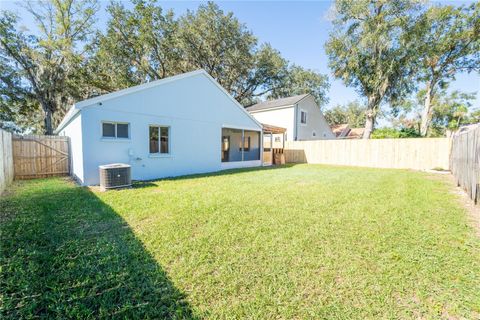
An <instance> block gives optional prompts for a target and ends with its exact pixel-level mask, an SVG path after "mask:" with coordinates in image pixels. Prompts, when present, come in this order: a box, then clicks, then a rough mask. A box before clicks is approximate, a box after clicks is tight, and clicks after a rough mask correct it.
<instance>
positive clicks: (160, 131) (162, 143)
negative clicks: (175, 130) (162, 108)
mask: <svg viewBox="0 0 480 320" xmlns="http://www.w3.org/2000/svg"><path fill="white" fill-rule="evenodd" d="M149 132H150V134H149V135H150V153H163V154H167V153H169V136H170V127H160V126H150V128H149Z"/></svg>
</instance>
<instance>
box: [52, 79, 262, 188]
mask: <svg viewBox="0 0 480 320" xmlns="http://www.w3.org/2000/svg"><path fill="white" fill-rule="evenodd" d="M56 133H57V134H58V135H62V136H68V137H70V144H71V159H72V161H71V162H72V163H71V166H72V168H71V171H72V174H73V175H74V177H75V178H76V179H77V180H78V181H79V182H80V183H81V184H82V185H97V184H99V170H98V167H99V166H100V165H104V164H109V163H118V162H122V163H128V164H130V165H131V168H132V169H131V170H132V179H135V180H150V179H156V178H162V177H172V176H179V175H185V174H195V173H205V172H213V171H219V170H223V169H230V168H239V167H251V166H260V165H262V143H261V141H262V139H263V138H262V125H261V124H260V123H259V122H258V121H257V120H255V118H253V117H252V116H251V115H250V114H249V113H248V112H247V111H246V110H245V109H244V108H243V106H241V105H240V104H239V103H238V102H237V101H236V100H235V99H234V98H233V97H232V96H231V95H229V94H228V93H227V92H226V91H225V89H224V88H222V87H221V86H220V85H219V84H218V83H217V82H216V81H215V80H214V79H213V78H212V77H211V76H210V75H209V74H208V73H207V72H205V71H204V70H198V71H194V72H189V73H185V74H180V75H177V76H174V77H170V78H165V79H162V80H157V81H152V82H149V83H145V84H142V85H138V86H135V87H131V88H127V89H124V90H119V91H116V92H113V93H109V94H106V95H102V96H98V97H95V98H92V99H88V100H84V101H81V102H78V103H76V104H75V105H73V106H72V108H71V109H70V110H69V112H68V113H67V114H66V116H65V118H64V119H63V120H62V122H61V123H60V125H59V126H58V128H57V129H56Z"/></svg>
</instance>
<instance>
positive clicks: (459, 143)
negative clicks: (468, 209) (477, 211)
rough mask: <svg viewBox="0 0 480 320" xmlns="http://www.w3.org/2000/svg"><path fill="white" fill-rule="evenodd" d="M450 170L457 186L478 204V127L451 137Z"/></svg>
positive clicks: (479, 159)
mask: <svg viewBox="0 0 480 320" xmlns="http://www.w3.org/2000/svg"><path fill="white" fill-rule="evenodd" d="M450 169H451V170H452V174H453V176H454V177H455V180H456V182H457V185H458V186H461V187H462V188H463V189H464V190H465V191H466V192H467V194H468V195H469V197H470V198H471V199H473V200H474V201H475V203H476V204H478V203H479V200H480V126H479V127H477V128H476V129H473V130H469V131H467V132H462V133H458V134H455V135H454V136H453V141H452V156H451V161H450Z"/></svg>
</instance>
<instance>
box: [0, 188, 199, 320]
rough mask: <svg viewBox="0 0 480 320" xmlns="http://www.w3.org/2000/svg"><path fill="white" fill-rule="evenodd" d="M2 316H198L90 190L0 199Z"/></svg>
mask: <svg viewBox="0 0 480 320" xmlns="http://www.w3.org/2000/svg"><path fill="white" fill-rule="evenodd" d="M0 238H1V244H0V248H1V251H0V266H1V269H0V270H1V272H0V318H4V319H5V318H12V319H19V318H33V317H41V318H63V319H65V318H70V319H71V318H75V319H86V318H92V319H93V318H95V319H97V318H122V319H124V318H126V319H132V318H134V319H145V318H153V319H159V318H168V319H172V318H174V319H175V318H176V319H187V318H188V319H192V318H198V317H197V316H195V315H194V314H193V312H192V310H191V309H190V307H189V305H188V303H187V302H186V300H185V296H184V295H183V294H182V293H181V292H180V291H179V290H178V289H177V288H175V286H174V285H173V283H172V282H171V281H170V280H169V278H168V276H167V274H166V273H165V272H164V271H163V270H162V268H161V267H160V266H159V265H158V264H157V262H156V261H155V259H154V258H153V257H152V256H151V255H150V254H149V253H148V252H147V251H146V249H145V248H144V246H143V244H142V243H141V242H140V241H139V240H138V239H137V238H136V237H135V234H134V233H133V231H132V230H131V229H130V227H129V225H128V224H127V223H126V222H125V221H124V220H123V219H122V218H121V217H120V216H119V215H118V214H117V213H115V211H114V210H113V209H112V208H111V207H109V206H108V205H106V204H105V203H103V202H102V201H101V200H100V199H99V198H97V197H96V196H95V195H94V194H93V193H92V192H90V191H89V190H88V189H87V188H79V187H75V186H73V184H72V183H70V182H66V181H61V180H59V179H45V180H38V181H31V182H27V183H23V185H21V186H19V187H18V188H17V190H16V192H14V193H13V194H12V195H10V196H8V197H4V198H0Z"/></svg>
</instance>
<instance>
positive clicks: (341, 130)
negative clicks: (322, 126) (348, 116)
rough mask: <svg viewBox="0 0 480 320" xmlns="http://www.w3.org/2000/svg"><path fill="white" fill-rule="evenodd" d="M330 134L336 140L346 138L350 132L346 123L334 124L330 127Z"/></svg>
mask: <svg viewBox="0 0 480 320" xmlns="http://www.w3.org/2000/svg"><path fill="white" fill-rule="evenodd" d="M331 128H332V132H333V134H334V135H335V137H337V138H343V137H346V136H347V134H348V132H349V131H350V128H349V127H348V123H342V124H334V125H333V126H331Z"/></svg>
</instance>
